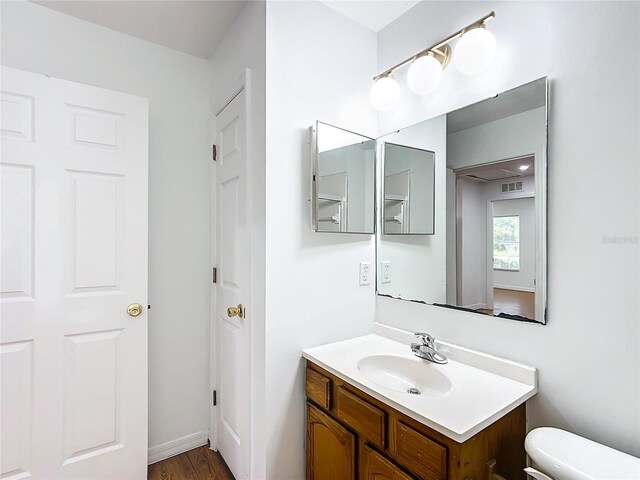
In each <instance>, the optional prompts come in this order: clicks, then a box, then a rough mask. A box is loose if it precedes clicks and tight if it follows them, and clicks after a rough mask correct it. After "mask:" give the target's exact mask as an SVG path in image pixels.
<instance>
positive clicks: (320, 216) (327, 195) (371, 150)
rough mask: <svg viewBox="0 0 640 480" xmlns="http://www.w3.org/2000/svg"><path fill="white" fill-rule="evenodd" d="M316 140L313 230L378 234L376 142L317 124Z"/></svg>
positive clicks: (313, 155)
mask: <svg viewBox="0 0 640 480" xmlns="http://www.w3.org/2000/svg"><path fill="white" fill-rule="evenodd" d="M311 133H312V135H311V138H312V142H311V143H312V145H311V150H312V170H313V171H312V195H311V203H312V205H311V210H312V228H313V230H314V231H316V232H334V233H365V234H372V233H375V211H376V209H375V195H376V192H375V176H376V173H375V172H376V155H375V153H376V141H375V140H374V139H372V138H369V137H365V136H363V135H359V134H357V133H353V132H350V131H348V130H344V129H342V128H338V127H334V126H333V125H329V124H326V123H322V122H317V123H316V125H315V126H313V127H311Z"/></svg>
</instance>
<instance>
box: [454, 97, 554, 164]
mask: <svg viewBox="0 0 640 480" xmlns="http://www.w3.org/2000/svg"><path fill="white" fill-rule="evenodd" d="M546 114H547V112H546V111H545V109H544V107H542V108H536V109H533V110H528V111H526V112H522V113H518V114H517V115H511V116H509V117H506V118H501V119H499V120H495V121H493V122H488V123H483V124H482V125H478V126H477V127H473V128H467V129H465V130H460V131H458V132H454V133H450V134H448V135H447V167H449V168H453V169H458V168H464V167H469V166H472V165H482V164H483V163H490V162H498V161H501V160H508V159H510V158H514V157H522V156H525V155H532V154H535V153H536V152H537V151H538V149H539V148H540V147H541V146H542V145H544V142H545V138H544V137H545V133H546V132H545V126H546V122H547V121H546Z"/></svg>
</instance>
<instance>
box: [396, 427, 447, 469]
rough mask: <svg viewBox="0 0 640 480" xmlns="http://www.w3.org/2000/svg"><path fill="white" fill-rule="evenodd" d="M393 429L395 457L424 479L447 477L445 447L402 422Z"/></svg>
mask: <svg viewBox="0 0 640 480" xmlns="http://www.w3.org/2000/svg"><path fill="white" fill-rule="evenodd" d="M395 427H396V428H395V429H394V442H393V447H394V449H395V453H396V458H397V459H398V461H399V462H400V463H401V464H403V465H404V466H405V467H407V468H408V469H409V470H411V471H412V472H415V473H416V474H418V475H419V476H420V477H421V478H424V479H425V480H444V479H446V478H447V449H446V447H443V446H442V445H440V444H439V443H436V442H434V441H433V440H431V439H430V438H428V437H425V436H424V435H422V434H421V433H419V432H417V431H416V430H414V429H413V428H411V427H409V426H408V425H405V424H404V423H402V422H397V423H396V424H395Z"/></svg>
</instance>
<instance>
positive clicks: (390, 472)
mask: <svg viewBox="0 0 640 480" xmlns="http://www.w3.org/2000/svg"><path fill="white" fill-rule="evenodd" d="M360 472H361V480H411V477H410V476H409V475H407V474H406V473H404V472H403V471H402V470H401V469H400V467H398V466H397V465H395V464H394V463H393V462H391V460H387V459H386V458H385V457H383V456H382V455H380V454H379V453H378V452H376V451H375V450H373V449H372V448H370V447H369V446H368V445H364V447H363V448H362V451H361V453H360Z"/></svg>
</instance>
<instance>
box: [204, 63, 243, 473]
mask: <svg viewBox="0 0 640 480" xmlns="http://www.w3.org/2000/svg"><path fill="white" fill-rule="evenodd" d="M250 84H251V71H250V69H249V68H245V70H244V72H243V73H242V74H241V75H240V76H239V77H238V78H237V79H236V80H235V81H234V82H233V83H232V84H231V86H230V87H229V88H228V89H227V90H226V92H225V94H224V95H222V96H221V97H220V100H219V101H218V102H216V103H215V108H214V109H212V111H211V117H210V118H211V132H210V133H211V144H212V145H216V141H217V138H216V137H217V135H216V117H217V116H218V115H219V114H220V113H221V112H222V111H223V110H224V109H225V107H227V106H228V105H229V104H230V103H231V102H232V101H233V99H235V98H236V97H237V96H238V95H239V94H240V93H242V92H243V91H244V95H245V112H244V114H245V119H244V122H245V145H244V148H245V152H246V153H247V157H246V167H247V168H246V171H245V175H246V180H245V184H246V186H247V189H246V192H245V195H246V208H247V219H248V221H250V219H251V215H250V212H251V194H250V192H251V188H250V184H251V183H250V178H251V173H250V170H251V169H250V168H249V164H250V155H249V152H250V146H251V137H252V132H251V129H250V126H251V122H250V119H251V111H252V108H251V95H250ZM217 167H218V164H217V162H216V161H213V160H212V161H211V167H210V177H209V178H210V185H211V189H210V190H211V191H210V209H209V210H210V212H209V213H210V225H209V227H210V228H209V231H210V239H211V241H210V259H211V260H210V262H211V269H213V268H216V267H217V266H218V265H219V259H218V253H217V248H218V243H219V231H218V226H219V225H218V215H217V208H218V199H217V196H218V191H217ZM251 250H252V249H251V248H249V252H247V255H249V258H248V263H249V265H250V268H251V266H252V261H251ZM211 271H212V274H213V270H211ZM251 284H252V282H251V281H250V282H249V284H247V286H246V299H245V300H243V303H244V305H245V309H246V311H248V312H249V315H251V316H252V312H253V308H252V307H253V302H252V288H251V287H252V285H251ZM210 287H211V288H210V305H209V328H210V337H209V348H210V350H209V364H210V390H209V391H210V395H211V396H210V399H209V400H210V403H209V440H210V448H211V449H212V450H215V451H217V450H218V421H217V412H216V406H214V405H213V392H214V391H216V390H217V388H218V381H219V378H220V375H219V369H220V358H219V354H220V352H219V349H218V338H219V327H220V325H219V318H220V317H219V315H218V309H219V308H223V307H222V306H220V305H218V284H217V283H213V281H212V282H211V283H210ZM246 328H248V329H249V337H250V338H252V337H253V330H254V329H253V328H252V325H251V322H247V325H246ZM246 352H247V354H249V355H250V361H249V369H250V376H253V362H254V355H253V351H252V348H247V350H246ZM247 383H248V386H247V389H248V390H249V398H250V405H251V406H250V410H251V411H252V410H253V409H254V400H253V397H254V389H253V388H252V382H251V381H249V382H247ZM251 411H250V412H246V414H247V415H250V418H251V417H252V416H251ZM252 430H253V429H252V421H249V431H248V438H247V440H249V450H248V451H249V457H250V458H248V459H247V468H249V469H250V468H251V465H252V462H251V456H252V455H253V452H252V450H251V444H252V442H251V438H252V434H253V431H252Z"/></svg>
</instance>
